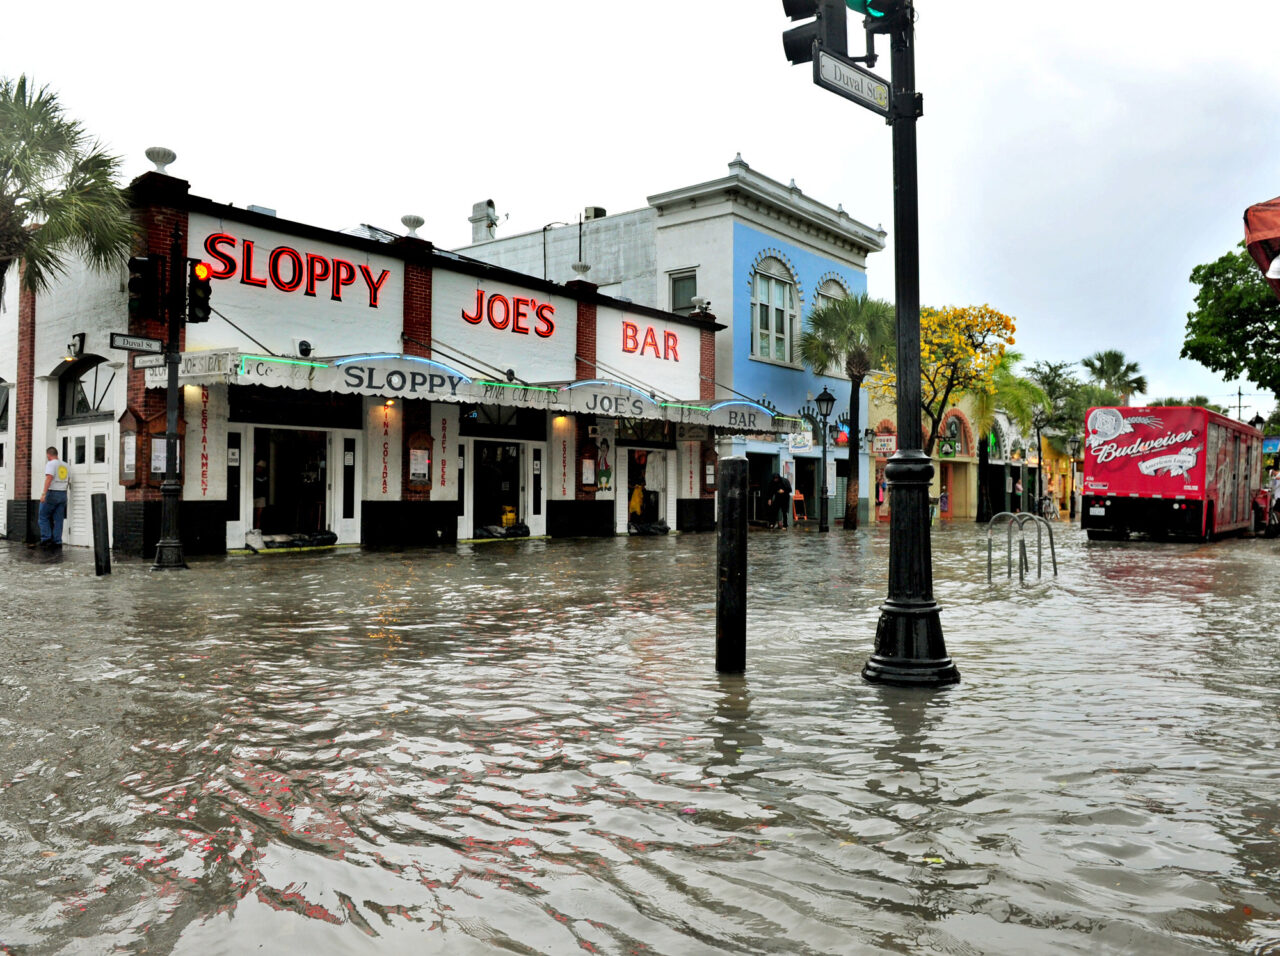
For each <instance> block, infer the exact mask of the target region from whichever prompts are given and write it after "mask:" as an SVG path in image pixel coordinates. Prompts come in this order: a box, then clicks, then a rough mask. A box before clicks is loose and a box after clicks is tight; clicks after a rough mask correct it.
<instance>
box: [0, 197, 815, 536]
mask: <svg viewBox="0 0 1280 956" xmlns="http://www.w3.org/2000/svg"><path fill="white" fill-rule="evenodd" d="M132 195H133V201H134V205H135V207H136V209H137V214H138V221H139V226H140V240H139V246H138V249H137V253H138V254H140V255H142V254H145V255H148V256H154V257H160V258H163V259H166V260H167V258H168V254H169V249H170V244H171V242H172V241H173V240H174V239H175V238H176V239H177V241H178V243H179V246H180V248H182V249H185V251H186V255H187V257H188V258H190V259H199V260H203V261H206V262H208V263H210V264H211V266H212V267H213V271H212V276H213V282H212V296H211V305H212V307H213V316H212V318H211V320H210V321H209V322H207V323H200V324H187V325H186V326H185V327H184V329H183V340H182V342H181V353H182V358H181V364H180V367H179V382H180V387H181V389H182V396H181V406H180V407H181V418H182V421H181V424H180V433H181V440H180V442H179V449H180V458H179V462H178V464H179V473H180V480H181V482H182V504H181V512H180V527H181V533H182V540H183V548H184V551H185V552H187V553H192V554H195V553H218V552H223V551H226V550H235V549H240V548H244V547H245V546H246V543H247V542H248V543H253V542H256V541H257V537H256V535H255V534H254V533H253V532H254V530H255V529H256V530H258V531H260V532H261V533H262V535H263V536H264V538H265V539H266V540H267V541H268V542H270V541H271V540H273V539H274V540H276V541H279V540H281V539H286V538H287V539H289V540H292V541H294V542H296V543H299V544H306V543H309V542H312V543H318V542H323V543H331V542H332V543H338V544H367V545H392V544H405V545H413V544H427V543H434V542H449V541H453V540H457V539H459V538H462V539H466V538H473V537H490V536H501V535H508V534H513V533H518V534H523V533H528V534H531V535H612V534H625V533H628V532H633V533H634V532H637V531H639V532H642V533H643V532H645V531H650V530H655V529H657V530H662V529H664V528H665V527H670V528H672V529H677V530H710V529H712V528H713V527H714V522H715V486H716V476H717V472H718V469H717V465H716V455H715V441H716V438H717V435H718V434H721V433H726V432H741V433H761V432H770V431H773V430H774V421H773V417H772V415H771V414H770V412H769V411H768V410H767V409H766V408H764V407H762V406H760V405H757V404H755V403H753V402H749V401H744V400H731V401H721V402H717V401H715V400H714V395H715V383H714V369H715V336H716V332H717V331H718V330H719V329H720V328H722V326H720V325H719V324H717V323H716V322H715V320H714V318H713V317H712V316H710V315H708V314H706V313H701V314H699V313H694V314H693V315H691V316H681V315H677V314H674V313H668V312H663V311H660V310H657V309H652V308H648V307H644V306H637V305H634V304H631V303H628V302H624V301H621V300H616V299H612V298H609V297H607V296H602V295H600V294H599V293H598V292H597V291H596V288H595V286H593V285H591V284H590V283H588V282H585V281H574V282H569V283H567V284H565V285H558V284H555V283H550V282H545V281H541V280H538V279H534V278H531V277H529V276H525V275H522V274H519V273H514V272H511V271H508V270H505V269H501V268H497V267H494V266H490V265H487V264H484V263H480V262H476V261H473V260H468V259H465V258H462V257H460V256H457V255H455V254H452V253H448V252H443V251H440V250H437V249H435V248H433V247H432V245H431V244H430V243H428V242H426V241H424V240H421V239H418V238H416V237H415V236H413V235H410V236H407V237H395V236H391V235H390V234H386V235H385V238H373V237H371V236H369V235H349V234H346V233H340V232H333V231H329V230H324V229H318V228H315V227H311V226H307V225H304V224H300V223H294V222H287V221H285V220H281V219H279V218H277V217H275V216H274V215H270V214H267V213H264V212H260V211H253V210H245V209H239V208H235V207H233V206H226V205H220V204H217V203H214V202H211V201H209V200H206V199H202V198H199V197H196V196H192V195H190V194H189V191H188V185H187V183H186V182H184V181H182V180H178V179H175V178H173V177H170V176H167V175H163V174H161V173H148V174H146V175H144V176H142V177H140V178H139V179H138V180H136V181H135V182H134V184H133V186H132ZM68 282H71V283H73V284H74V285H75V286H76V288H75V289H74V290H71V289H67V288H63V287H60V288H58V289H55V290H54V291H53V292H51V293H50V294H48V295H41V296H30V295H27V294H25V293H21V294H20V297H21V299H22V301H21V303H20V308H19V309H18V310H17V312H18V313H19V319H18V321H17V323H16V325H17V327H16V329H15V330H14V334H15V335H16V338H17V345H18V350H17V351H18V356H19V361H18V363H17V366H18V367H17V369H16V383H15V386H14V388H13V392H14V393H15V394H14V401H13V402H12V404H13V405H14V406H15V408H16V414H15V416H14V432H13V434H14V445H15V452H16V453H15V455H14V456H13V457H14V460H15V469H14V471H15V474H14V475H13V476H12V477H13V482H12V487H13V488H14V495H13V498H12V499H11V500H10V501H9V502H8V507H7V517H8V519H9V520H8V535H9V537H20V536H22V534H23V531H24V529H27V530H26V533H27V534H30V530H29V529H30V528H31V527H32V526H33V524H34V520H35V513H36V509H35V505H36V503H37V502H35V501H34V497H38V495H33V492H34V490H35V489H36V488H38V477H37V475H38V473H39V471H40V468H41V465H42V462H43V453H42V449H43V448H44V447H45V446H46V445H49V444H55V445H58V446H59V448H60V449H62V451H63V456H64V457H65V458H66V459H67V460H68V462H70V464H71V468H72V473H73V482H72V495H71V499H72V500H71V502H70V505H69V514H68V522H67V529H66V534H65V540H67V541H68V542H69V543H71V544H86V545H87V544H91V543H92V533H91V524H90V518H89V515H90V507H89V497H90V495H91V494H92V493H93V492H95V491H104V492H106V493H107V494H108V498H109V500H110V501H111V503H112V507H111V508H110V509H109V510H110V518H111V526H112V528H111V530H112V541H113V546H114V547H115V548H116V549H117V550H119V551H123V552H126V553H134V554H139V555H143V556H148V555H150V554H152V553H153V552H154V548H155V544H156V541H157V539H158V537H159V532H160V527H159V525H160V492H159V486H160V481H161V478H162V477H163V473H164V465H165V462H164V428H165V402H166V392H165V385H166V379H167V372H166V369H165V367H164V365H163V358H162V357H161V356H158V355H153V354H147V353H142V352H124V351H113V350H112V348H111V346H110V339H111V334H112V333H113V332H114V333H127V334H128V335H130V336H134V337H138V338H152V339H163V338H164V337H165V335H166V324H165V322H164V321H163V317H162V316H157V315H151V316H147V315H137V314H135V315H133V316H131V315H130V310H129V308H128V292H127V287H126V277H125V276H124V275H123V274H122V273H121V274H113V275H106V276H104V275H97V274H94V273H89V272H83V273H81V272H77V273H76V274H75V275H74V276H73V277H71V279H69V280H68ZM11 285H16V283H11ZM68 343H71V346H69V345H68ZM76 343H79V345H78V347H76V348H75V351H76V354H67V353H68V352H69V351H70V350H71V349H72V347H73V346H75V345H76ZM777 427H778V428H779V429H781V430H791V428H792V427H793V425H792V423H790V422H787V423H784V422H781V421H779V422H778V423H777ZM37 452H40V454H37Z"/></svg>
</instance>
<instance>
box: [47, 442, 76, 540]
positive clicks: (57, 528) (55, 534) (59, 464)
mask: <svg viewBox="0 0 1280 956" xmlns="http://www.w3.org/2000/svg"><path fill="white" fill-rule="evenodd" d="M45 455H46V456H47V457H48V459H49V460H48V461H47V462H45V466H44V489H43V490H42V491H41V492H40V547H42V548H60V547H62V522H63V520H64V519H65V518H66V517H67V483H68V482H69V481H70V479H71V472H70V469H68V468H67V463H66V462H65V461H63V460H62V459H61V458H59V457H58V449H56V448H54V447H53V446H52V445H50V446H49V447H48V448H46V449H45Z"/></svg>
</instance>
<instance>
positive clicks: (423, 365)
mask: <svg viewBox="0 0 1280 956" xmlns="http://www.w3.org/2000/svg"><path fill="white" fill-rule="evenodd" d="M145 374H146V383H147V388H164V387H165V385H166V383H167V381H168V378H167V376H168V370H167V369H166V368H165V367H164V366H159V367H149V368H147V369H146V371H145ZM178 381H179V383H180V384H182V385H212V384H225V385H266V386H270V387H273V388H291V389H297V390H299V391H314V392H333V393H337V394H341V395H370V396H375V397H378V398H399V399H408V398H418V399H425V400H427V401H432V402H461V403H469V404H477V405H505V406H508V407H515V408H541V409H545V410H547V411H549V412H553V413H561V414H571V413H579V414H591V415H600V416H602V417H605V418H641V419H657V420H660V421H669V422H675V423H677V424H681V425H713V426H715V427H716V428H720V429H729V430H733V431H743V432H773V431H792V430H794V420H792V419H789V418H788V419H783V418H782V416H778V420H777V421H776V422H775V416H774V413H773V412H772V411H770V410H769V409H768V408H766V407H765V406H764V405H761V404H759V403H757V402H752V401H748V400H746V399H732V400H728V401H722V402H713V403H704V402H699V401H688V402H681V401H668V400H664V399H661V398H658V397H657V395H656V394H654V393H653V392H646V391H644V390H643V389H641V388H638V387H637V386H634V385H629V384H626V383H624V382H614V381H608V380H605V379H587V380H583V381H578V382H569V383H567V384H564V385H529V384H524V383H520V382H499V381H491V380H487V379H477V378H472V377H471V376H468V375H467V374H466V373H465V372H461V371H459V370H458V369H456V368H453V367H451V366H449V365H445V364H444V363H443V362H437V361H435V360H433V359H428V358H422V357H420V356H416V355H396V354H391V353H376V354H370V355H343V356H337V357H331V358H323V359H301V358H284V357H281V356H275V355H253V354H250V353H246V352H235V351H208V352H186V353H183V354H182V355H181V357H180V362H179V366H178Z"/></svg>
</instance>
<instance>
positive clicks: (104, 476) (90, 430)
mask: <svg viewBox="0 0 1280 956" xmlns="http://www.w3.org/2000/svg"><path fill="white" fill-rule="evenodd" d="M114 433H115V423H114V422H99V423H96V424H92V425H71V426H67V427H65V428H59V429H58V447H59V448H60V449H63V452H62V454H63V456H64V458H65V459H66V462H67V464H68V465H69V466H70V468H71V484H70V485H69V486H68V494H67V519H66V522H65V523H64V524H63V526H62V542H63V544H70V545H77V546H80V547H86V548H89V547H93V506H92V501H93V495H95V494H105V495H106V496H107V530H108V535H110V529H111V510H112V509H111V489H112V480H111V479H112V475H113V471H112V463H113V456H112V449H113V448H114V442H113V440H112V436H113V435H114ZM40 482H41V485H40V486H41V487H43V486H44V479H43V477H42V478H41V479H40ZM37 490H39V489H37Z"/></svg>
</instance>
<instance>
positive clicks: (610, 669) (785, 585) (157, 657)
mask: <svg viewBox="0 0 1280 956" xmlns="http://www.w3.org/2000/svg"><path fill="white" fill-rule="evenodd" d="M1055 531H1057V533H1058V534H1059V535H1060V536H1061V537H1060V538H1059V549H1058V561H1059V566H1060V574H1059V576H1058V578H1056V579H1054V578H1053V577H1052V574H1051V572H1050V568H1049V555H1048V553H1047V550H1046V553H1045V556H1044V560H1045V577H1044V578H1043V579H1042V580H1041V581H1040V582H1039V583H1036V582H1035V580H1034V569H1035V555H1034V543H1033V544H1032V557H1031V562H1032V574H1033V577H1032V579H1031V580H1030V581H1029V582H1028V584H1027V585H1025V586H1019V585H1018V583H1017V575H1016V572H1015V575H1014V580H1013V583H1012V584H1009V583H1008V582H1007V581H1006V579H1005V578H1004V577H1003V573H1004V571H1003V568H1004V564H1003V561H1004V551H1003V540H1002V539H1000V540H998V541H997V548H996V571H997V579H996V583H995V584H994V585H992V586H989V585H988V584H987V581H986V574H987V553H986V532H985V527H979V526H976V525H973V524H969V523H962V524H956V525H952V526H947V527H944V528H941V529H939V530H937V531H936V532H935V536H934V573H935V590H936V596H937V599H938V601H939V604H940V605H941V607H942V625H943V628H944V633H945V634H946V639H947V648H948V651H949V652H950V654H951V656H952V658H953V659H954V660H955V662H956V664H957V666H958V667H959V669H960V673H961V677H962V682H961V683H960V684H959V685H957V686H955V687H953V688H949V689H945V690H940V691H932V692H921V691H908V690H899V689H894V688H887V687H883V686H873V685H869V684H867V683H865V682H864V681H863V680H862V679H861V677H860V670H861V668H862V665H863V664H864V663H865V662H866V660H867V658H868V657H869V656H870V654H871V652H872V641H873V636H874V632H875V625H876V621H877V619H878V616H879V612H878V604H879V602H880V601H881V600H882V599H883V598H884V596H885V592H886V587H887V565H888V533H887V529H885V528H883V527H881V528H875V529H872V530H870V531H860V532H857V533H854V534H845V533H843V532H841V531H833V532H832V533H831V534H829V535H825V536H823V535H818V534H816V533H807V532H789V533H783V532H775V533H753V534H752V535H751V536H750V542H749V547H750V556H751V567H750V576H749V589H750V594H749V637H748V642H749V643H748V651H747V655H748V673H747V675H746V678H745V679H741V678H732V679H730V678H720V677H717V675H716V673H715V670H714V646H715V634H714V632H715V605H714V601H715V590H714V578H715V536H714V535H684V536H673V537H669V538H632V539H617V540H590V541H571V540H570V541H566V540H558V541H523V542H515V543H507V542H495V543H492V544H487V545H483V546H475V547H469V546H462V547H461V548H459V549H457V550H443V551H413V552H405V553H373V552H363V553H362V552H355V551H352V552H343V553H332V552H318V553H313V554H302V555H275V556H264V557H257V558H227V559H217V560H193V561H191V569H190V570H189V571H185V572H168V573H153V572H151V571H150V570H149V568H148V565H147V564H145V563H137V562H134V563H129V562H125V563H121V562H117V563H116V565H115V569H114V573H113V574H112V575H110V576H107V577H102V578H95V577H94V574H93V560H92V554H91V553H88V552H87V551H84V550H83V549H81V550H77V551H74V552H73V551H72V550H71V549H68V551H67V553H66V554H65V555H64V556H63V557H61V558H54V559H50V558H47V557H40V556H38V555H37V554H36V553H33V552H29V551H27V550H26V549H25V548H23V547H22V546H21V545H15V544H12V543H3V544H0V598H2V600H3V607H4V619H5V624H4V627H3V633H2V634H0V655H2V658H3V661H4V667H3V670H2V671H0V675H2V681H3V702H4V706H3V708H0V727H2V729H3V736H2V738H0V891H2V895H3V898H2V899H0V952H4V953H10V952H11V953H33V954H34V953H40V954H44V953H59V954H61V953H108V952H130V953H143V952H146V953H169V952H173V953H191V954H213V953H228V954H231V953H242V952H245V951H248V950H258V949H261V950H262V951H265V952H272V951H274V952H306V953H309V954H312V956H322V954H337V953H364V952H368V953H375V952H376V953H399V952H404V953H410V952H413V953H423V952H432V953H434V952H441V953H450V954H454V953H463V954H466V953H486V952H510V953H576V952H580V951H587V952H596V953H619V954H623V953H662V954H679V956H686V954H701V953H787V954H809V953H921V952H941V953H955V954H975V953H1011V954H1012V953H1090V954H1093V953H1123V954H1131V953H1160V954H1162V956H1172V954H1181V953H1188V954H1190V953H1206V952H1208V953H1213V952H1221V953H1239V952H1247V953H1257V954H1262V953H1273V954H1274V953H1280V848H1278V842H1277V841H1278V840H1280V767H1278V758H1280V753H1277V740H1278V738H1280V734H1278V732H1277V731H1278V726H1280V720H1278V716H1280V653H1278V652H1280V638H1277V634H1276V626H1275V611H1274V609H1273V594H1274V591H1275V588H1276V583H1277V581H1280V544H1277V543H1276V542H1275V541H1265V540H1262V539H1258V540H1252V539H1245V540H1233V541H1225V542H1220V543H1217V544H1213V545H1186V544H1182V545H1170V544H1145V543H1129V544H1122V545H1116V544H1111V545H1100V544H1089V543H1087V542H1085V541H1084V540H1083V536H1082V535H1080V533H1079V532H1078V531H1076V530H1075V529H1072V528H1069V527H1067V526H1065V525H1057V526H1055Z"/></svg>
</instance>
